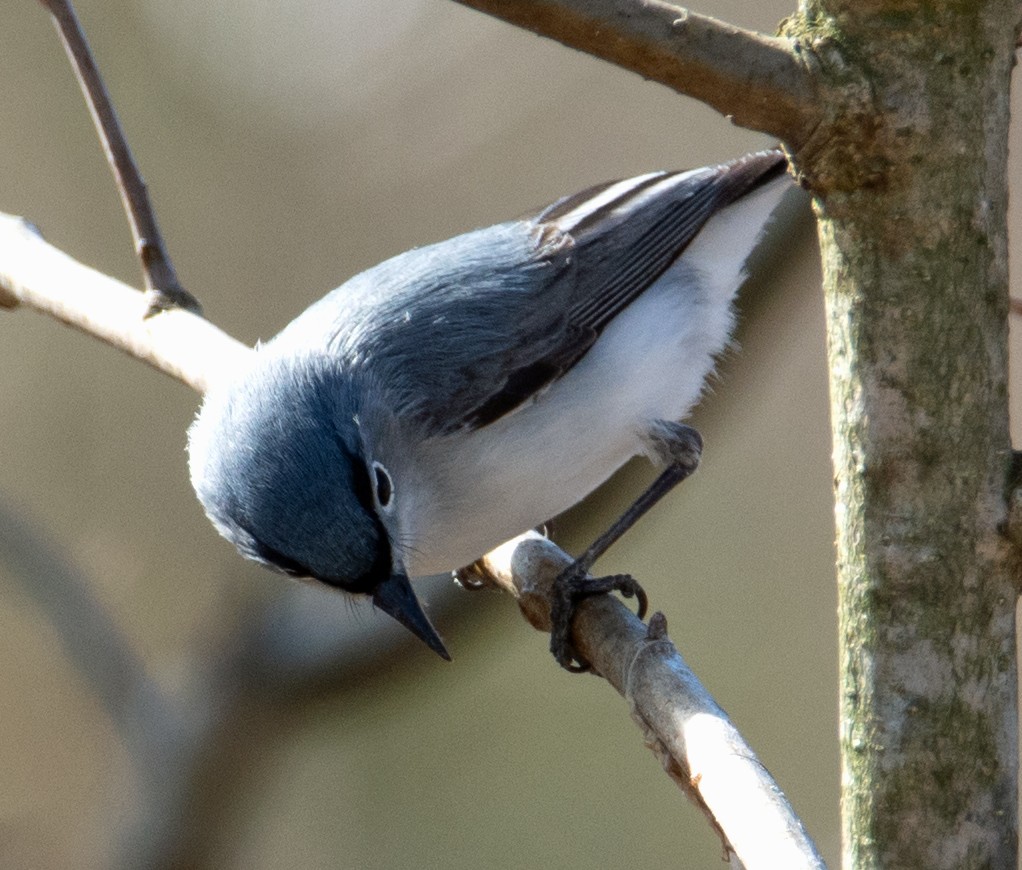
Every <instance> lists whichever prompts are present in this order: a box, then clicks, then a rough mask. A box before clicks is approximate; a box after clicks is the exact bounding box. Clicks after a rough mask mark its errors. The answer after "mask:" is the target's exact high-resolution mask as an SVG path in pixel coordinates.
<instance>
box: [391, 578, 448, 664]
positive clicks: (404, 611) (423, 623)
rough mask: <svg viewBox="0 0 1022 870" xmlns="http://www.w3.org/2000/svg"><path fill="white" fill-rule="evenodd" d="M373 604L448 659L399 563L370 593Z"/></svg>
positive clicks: (445, 650)
mask: <svg viewBox="0 0 1022 870" xmlns="http://www.w3.org/2000/svg"><path fill="white" fill-rule="evenodd" d="M373 603H374V604H375V605H376V606H377V607H379V608H380V610H382V611H383V612H384V613H387V614H389V615H390V616H393V617H394V619H396V620H397V621H398V622H400V623H401V624H402V625H403V626H404V627H405V628H407V629H408V630H409V631H410V632H411V633H412V634H414V635H415V636H416V637H417V638H419V639H420V640H421V641H422V642H423V643H425V644H426V646H428V647H429V648H430V649H431V650H433V652H435V653H436V654H437V655H438V656H440V658H442V659H447V661H450V660H451V656H450V653H448V652H447V649H446V647H444V642H443V641H442V640H440V635H439V634H437V633H436V629H435V628H433V626H432V625H431V624H430V621H429V619H428V618H427V617H426V614H425V613H424V612H423V610H422V605H421V604H419V599H418V598H416V597H415V593H414V592H412V584H411V583H410V582H409V581H408V575H407V574H406V573H405V572H404V570H403V569H401V568H400V566H395V570H394V573H393V574H391V575H390V577H389V578H388V579H387V580H384V581H383V582H382V583H381V584H380V585H379V586H377V587H376V591H375V592H373Z"/></svg>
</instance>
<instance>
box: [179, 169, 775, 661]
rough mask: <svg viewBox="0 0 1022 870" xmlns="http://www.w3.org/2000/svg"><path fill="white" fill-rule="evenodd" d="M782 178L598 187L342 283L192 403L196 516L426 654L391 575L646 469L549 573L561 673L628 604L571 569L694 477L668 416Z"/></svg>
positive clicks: (681, 179) (689, 437) (479, 543)
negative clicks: (623, 509)
mask: <svg viewBox="0 0 1022 870" xmlns="http://www.w3.org/2000/svg"><path fill="white" fill-rule="evenodd" d="M786 165H787V164H786V161H785V158H784V156H783V154H782V153H781V152H780V151H779V150H767V151H762V152H758V153H755V154H750V155H748V156H746V157H743V158H741V159H738V160H735V161H732V162H730V163H724V164H721V165H719V166H710V167H705V168H702V169H695V170H691V171H688V172H653V173H649V174H647V175H640V176H638V177H636V178H630V179H627V180H625V181H618V182H610V183H607V184H602V185H599V186H597V187H593V188H591V189H589V190H586V191H584V192H582V193H579V194H576V195H574V196H570V197H567V198H564V199H561V200H559V201H557V202H555V203H554V204H553V205H551V206H549V207H547V208H546V209H544V210H542V211H540V212H539V213H538V214H536V215H533V216H530V217H527V218H524V219H522V220H516V221H511V222H508V223H502V224H498V225H496V226H493V227H488V228H486V229H481V230H476V231H474V232H470V233H466V234H465V235H461V236H458V237H456V238H453V239H450V240H448V241H445V242H440V243H439V244H434V245H430V246H428V247H423V248H418V249H415V250H412V251H408V252H407V253H404V254H401V255H399V256H397V257H394V258H393V259H390V260H387V261H386V262H384V263H381V264H380V265H378V266H376V267H375V268H372V269H370V270H368V271H366V272H363V273H362V274H360V275H357V276H356V277H354V278H352V279H351V280H350V281H348V282H347V283H345V284H343V285H341V286H340V287H339V288H337V289H336V290H334V291H333V292H331V293H329V294H328V295H327V296H325V297H324V298H323V299H321V300H320V301H319V302H317V303H315V304H313V305H312V306H311V307H309V308H308V309H307V310H306V311H305V312H303V313H302V314H301V315H299V316H298V317H297V318H296V319H295V320H294V321H293V322H292V323H290V324H289V325H288V326H287V327H286V328H285V329H284V330H283V331H282V332H280V334H279V335H277V336H276V337H275V338H273V339H272V340H271V341H268V342H267V343H265V344H263V345H261V346H259V347H258V348H257V349H256V351H255V352H254V353H253V354H251V359H250V361H248V362H247V363H246V364H245V365H244V367H243V368H242V369H241V370H239V371H236V372H234V373H232V374H231V375H230V376H229V377H225V378H224V379H223V381H222V382H220V383H217V384H216V385H214V386H213V387H212V388H211V389H210V390H209V392H208V393H207V395H206V397H205V400H204V402H203V405H202V408H201V410H200V411H199V414H198V417H197V419H196V420H195V423H194V424H193V425H192V427H191V430H190V432H189V444H188V449H189V455H190V470H191V479H192V484H193V485H194V487H195V491H196V493H197V494H198V497H199V500H200V501H201V502H202V504H203V506H204V507H205V510H206V513H207V514H208V516H209V518H210V519H211V520H212V522H213V524H214V526H216V528H217V529H218V530H219V532H220V533H221V534H222V535H223V536H224V537H225V538H227V539H228V540H229V541H231V542H232V543H233V544H234V545H235V546H236V547H237V548H238V550H239V551H240V552H241V553H242V554H243V555H244V556H247V557H249V558H251V559H255V560H256V561H258V562H261V563H263V564H264V565H267V566H269V567H271V568H274V569H276V570H278V571H282V572H284V573H285V574H290V575H292V576H295V577H305V578H313V579H314V580H318V581H320V582H322V583H325V584H327V585H329V586H333V587H337V588H339V589H342V590H346V591H347V592H350V593H355V594H356V595H365V596H368V597H370V598H371V599H372V600H373V601H374V602H375V604H376V606H377V607H379V608H381V609H382V610H384V611H386V612H387V613H388V614H390V615H391V616H393V617H394V618H395V619H397V620H398V621H399V622H400V623H401V624H403V625H404V626H406V627H407V628H409V629H410V630H411V631H412V632H414V633H415V634H416V635H417V636H418V637H420V638H421V639H422V640H423V641H425V642H426V643H427V644H428V645H429V646H430V647H431V648H432V649H433V650H435V651H436V652H437V653H439V654H440V655H441V656H443V657H445V658H449V656H448V655H447V651H446V649H445V648H444V645H443V643H442V641H441V639H440V637H439V636H438V634H437V632H436V631H435V629H434V628H433V626H432V625H431V624H430V622H429V620H428V619H427V617H426V615H425V613H424V612H423V610H422V607H421V606H420V604H419V602H418V600H417V598H416V597H415V594H414V593H413V591H412V588H411V584H410V583H409V577H410V576H411V577H414V576H421V575H427V574H435V573H438V572H441V571H450V570H452V569H457V568H459V567H462V566H465V565H468V564H470V563H472V562H473V561H475V560H476V559H478V558H479V557H480V556H482V555H483V554H485V553H486V552H488V551H489V550H490V549H492V548H493V547H495V546H497V545H499V544H501V543H503V542H504V541H505V540H507V539H509V538H511V537H513V536H514V535H516V534H518V533H520V532H522V531H525V530H527V529H529V528H533V527H536V526H538V525H540V524H542V523H544V522H546V521H547V520H549V519H550V518H552V517H554V516H556V515H557V514H559V513H561V512H562V511H564V510H566V509H567V508H569V507H571V506H572V505H574V504H575V503H576V502H578V501H579V500H581V499H582V498H583V497H584V496H586V495H587V494H588V493H590V492H592V491H593V490H594V489H596V487H598V486H599V485H600V484H601V483H603V482H604V481H605V480H606V479H607V478H608V477H609V476H610V475H611V474H612V473H613V472H614V471H615V470H617V469H618V468H620V467H621V466H622V465H623V464H624V463H625V462H626V461H627V460H628V459H629V458H631V457H632V456H635V455H637V454H646V455H647V456H649V457H650V458H651V459H653V460H654V461H655V462H658V463H660V464H661V465H663V466H664V470H663V472H662V474H661V475H660V477H659V478H658V479H657V481H656V482H655V483H654V484H653V485H652V486H651V487H650V488H649V489H648V490H647V491H646V492H645V493H644V494H643V495H642V496H640V498H639V499H638V500H637V501H636V503H635V505H633V507H632V509H631V510H630V511H629V512H628V513H626V515H625V516H624V517H623V518H622V519H621V520H620V521H619V522H618V523H615V525H614V526H613V527H612V528H611V529H610V530H608V533H607V534H605V535H603V536H601V538H600V539H598V540H597V541H596V542H595V543H594V545H593V546H592V547H590V548H589V550H587V551H586V553H584V554H583V555H582V557H580V559H579V560H578V562H577V563H576V565H575V566H574V570H571V571H569V572H566V574H565V575H564V576H563V577H562V578H561V579H562V581H563V582H561V583H560V584H559V589H560V590H562V592H561V595H560V599H559V601H560V603H559V604H557V605H555V608H554V609H555V613H554V626H555V631H554V634H553V640H552V642H551V646H552V648H553V650H554V653H555V655H556V656H557V657H558V660H559V661H561V663H562V664H564V665H565V666H569V665H571V664H572V662H573V661H575V660H576V659H577V656H576V655H575V653H574V650H573V649H572V647H571V644H570V640H569V638H570V620H571V613H572V610H573V606H574V602H575V601H577V600H578V598H580V597H581V596H584V595H586V594H592V593H594V592H598V591H604V590H606V589H608V588H619V589H621V590H622V591H624V592H625V593H626V594H631V593H636V594H641V590H640V589H639V588H638V586H637V584H635V583H634V581H632V580H631V578H628V577H615V578H610V581H609V582H603V583H601V582H600V581H599V580H596V581H594V580H592V579H591V578H590V579H589V580H586V579H585V576H584V575H585V572H586V571H587V570H588V568H589V567H590V565H591V564H592V562H593V561H594V560H595V559H596V558H597V557H598V556H599V555H600V554H601V553H602V552H603V550H605V549H606V547H607V546H609V545H610V543H611V542H612V541H613V540H615V539H616V538H617V537H618V536H619V535H620V534H621V533H622V532H623V531H624V530H625V529H626V528H627V527H628V526H629V525H631V524H632V522H634V521H635V519H637V517H638V516H639V515H641V514H642V513H643V512H644V511H645V510H646V509H648V508H649V507H650V506H651V505H652V504H653V503H654V502H656V500H657V499H659V498H660V496H662V495H663V494H664V493H665V492H667V491H668V490H669V489H670V488H671V487H672V486H673V485H674V484H675V483H677V481H678V480H680V479H682V478H683V477H685V476H686V475H687V474H688V473H690V472H691V471H692V470H694V469H695V466H696V464H697V463H698V460H699V455H700V450H701V442H700V440H699V436H698V433H696V432H695V430H694V429H691V428H689V427H687V426H685V425H683V424H681V423H680V422H679V421H681V420H682V419H683V418H684V417H685V416H686V414H688V412H689V411H690V409H691V407H692V406H693V405H694V404H695V402H696V401H697V399H698V398H699V396H700V393H701V392H702V389H703V384H704V381H705V379H706V377H707V375H708V374H709V373H710V371H711V369H712V367H713V363H714V359H715V356H716V355H717V354H719V353H720V352H721V351H722V350H723V349H724V348H725V347H726V346H727V344H728V342H729V340H730V335H731V330H732V327H733V323H734V314H733V310H732V302H733V299H734V296H735V293H736V292H737V290H738V288H739V286H740V285H741V283H742V281H743V280H744V274H745V273H744V269H745V263H746V260H747V259H748V257H749V254H750V253H751V251H752V250H753V248H754V247H755V245H756V243H757V241H758V240H759V238H760V236H761V235H762V230H763V227H764V226H765V224H766V223H767V221H768V219H769V217H770V215H771V214H772V212H773V211H774V208H775V207H776V205H777V203H778V202H779V200H780V198H781V196H782V195H783V194H784V192H785V191H786V190H787V189H788V188H789V187H790V186H791V180H790V178H789V177H788V176H787V174H786V171H785V170H786ZM643 600H644V599H643ZM580 664H581V665H584V663H581V662H580ZM577 667H578V666H576V668H577Z"/></svg>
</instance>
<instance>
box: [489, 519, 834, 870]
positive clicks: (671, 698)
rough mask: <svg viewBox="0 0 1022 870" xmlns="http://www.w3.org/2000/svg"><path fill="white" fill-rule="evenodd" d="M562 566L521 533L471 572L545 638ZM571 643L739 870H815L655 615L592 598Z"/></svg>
mask: <svg viewBox="0 0 1022 870" xmlns="http://www.w3.org/2000/svg"><path fill="white" fill-rule="evenodd" d="M571 561H572V560H571V557H570V556H568V555H567V554H566V553H565V552H564V551H562V550H560V549H559V548H558V547H556V546H555V545H554V544H553V543H551V542H550V541H548V540H546V539H545V538H543V537H542V536H540V535H539V534H537V533H535V532H531V533H528V534H526V535H522V536H520V537H518V538H515V539H514V540H513V541H509V542H508V543H506V544H504V545H503V546H502V547H498V548H497V549H496V550H494V551H493V552H492V553H490V554H489V555H487V556H486V557H485V558H484V559H483V560H482V562H481V564H480V566H479V567H480V568H481V573H482V574H483V576H484V579H485V580H486V581H488V582H489V583H491V584H493V585H496V586H498V587H499V588H501V589H503V590H505V591H507V592H509V593H511V594H512V595H514V596H515V597H516V598H517V599H518V604H519V607H520V608H521V610H522V613H523V614H524V615H525V618H526V619H527V620H528V621H529V622H530V623H531V624H532V625H533V626H534V627H535V628H538V629H539V630H541V631H549V630H550V603H551V600H552V597H551V591H552V588H553V583H554V580H555V579H556V577H557V575H558V574H560V572H561V571H563V570H564V569H565V568H566V567H568V566H569V565H570V564H571ZM573 641H574V645H575V648H576V649H577V650H578V651H579V653H580V654H581V655H582V657H583V658H584V659H585V660H586V661H588V662H590V663H591V664H592V666H593V670H594V672H596V673H598V674H599V675H601V676H603V677H605V678H606V679H607V681H608V682H609V683H610V684H611V685H612V686H613V687H614V688H615V689H617V691H618V692H620V693H621V695H623V696H624V698H625V700H626V701H627V702H628V704H629V705H630V707H631V710H632V718H633V719H634V720H635V722H636V724H637V725H638V726H639V728H640V730H641V731H642V734H643V739H644V740H645V742H646V745H647V746H649V748H650V749H651V750H652V751H653V754H654V755H656V757H657V758H658V759H659V761H660V762H661V764H662V765H663V767H664V770H665V771H666V772H667V773H668V775H669V776H670V777H671V778H672V779H673V780H674V781H675V782H677V783H678V785H679V786H680V787H681V789H682V790H683V791H684V792H685V794H687V795H688V796H689V797H690V798H691V799H692V800H693V801H695V803H696V804H697V805H698V806H699V807H700V808H701V809H702V810H703V811H704V812H705V813H706V815H707V817H708V818H709V819H710V821H711V823H712V824H713V826H714V827H715V828H716V829H717V831H718V833H719V834H720V836H721V839H722V840H723V843H724V848H725V850H726V851H727V853H728V857H729V858H730V857H731V856H732V855H734V856H737V857H738V859H739V860H740V861H741V863H742V865H743V866H744V867H745V868H747V870H756V868H762V870H777V868H780V867H783V868H785V870H801V868H806V870H808V868H816V870H818V868H823V867H824V866H825V865H824V863H823V859H822V858H821V857H820V855H819V852H818V851H817V850H816V846H815V845H814V844H813V842H812V840H810V839H809V835H808V834H807V833H806V830H805V828H804V827H803V825H802V822H801V821H800V820H799V818H798V817H797V816H796V815H795V813H794V811H793V810H792V808H791V805H790V804H789V803H788V801H787V799H786V798H785V796H784V794H783V793H782V792H781V790H780V788H779V787H778V785H777V783H776V782H775V781H774V779H773V777H771V776H770V774H769V772H768V771H767V770H766V768H765V767H764V766H763V765H762V764H761V763H760V761H759V759H758V758H756V755H755V753H754V752H753V751H752V749H751V748H750V747H749V745H748V744H747V743H746V742H745V741H744V740H743V739H742V736H741V735H740V734H739V733H738V729H737V728H735V726H734V725H733V724H732V723H731V720H730V719H729V718H728V716H727V714H726V713H725V712H724V711H723V710H722V709H721V708H720V707H719V706H717V703H716V702H715V701H714V700H713V698H712V697H710V693H709V692H707V691H706V689H705V688H704V687H703V685H702V683H700V682H699V680H698V679H697V678H696V676H695V674H693V673H692V671H691V670H690V669H689V667H688V665H686V664H685V661H684V660H683V659H682V657H681V655H680V654H679V652H678V650H677V649H676V648H675V646H674V644H673V643H671V640H670V639H669V638H668V636H667V620H666V619H665V618H664V617H663V615H662V614H659V613H655V614H654V615H653V617H652V618H651V619H650V622H649V625H648V626H647V625H644V624H643V623H642V622H641V621H640V620H639V619H638V618H637V617H636V616H635V615H634V614H633V613H632V612H631V611H630V610H629V609H628V608H627V607H625V606H624V605H623V604H622V603H621V602H620V601H619V600H617V599H615V598H611V597H610V596H608V595H599V596H595V597H593V598H589V599H586V600H584V601H583V602H582V603H581V604H580V605H579V608H578V610H577V615H576V617H575V620H574V623H573Z"/></svg>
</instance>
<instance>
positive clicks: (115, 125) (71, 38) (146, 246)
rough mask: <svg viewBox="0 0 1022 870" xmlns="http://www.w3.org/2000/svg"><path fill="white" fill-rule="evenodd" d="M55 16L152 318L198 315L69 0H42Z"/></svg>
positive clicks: (197, 306) (147, 312) (147, 310)
mask: <svg viewBox="0 0 1022 870" xmlns="http://www.w3.org/2000/svg"><path fill="white" fill-rule="evenodd" d="M39 2H40V3H42V5H43V6H45V7H46V8H47V9H48V10H49V12H50V14H51V15H52V16H53V23H54V24H55V25H56V27H57V30H58V32H59V33H60V38H61V40H62V41H63V43H64V48H65V49H66V51H67V56H68V59H69V60H70V61H71V66H72V67H73V68H74V71H75V75H76V76H77V78H78V84H79V85H80V86H81V89H82V93H83V94H84V96H85V101H86V103H88V106H89V112H90V113H91V114H92V121H93V123H94V124H95V125H96V132H97V133H98V134H99V138H100V141H101V142H102V143H103V151H104V152H105V153H106V158H107V161H108V162H109V163H110V168H111V170H112V171H113V173H114V178H115V179H116V181H117V190H118V191H119V192H120V194H121V201H122V202H123V203H124V210H125V212H126V213H127V215H128V223H129V224H130V225H131V235H132V239H133V240H134V243H135V252H136V253H137V254H138V257H139V260H140V262H141V264H142V276H143V279H144V280H145V286H146V295H147V297H148V298H147V300H146V301H147V303H148V304H147V308H146V311H145V316H146V317H149V316H151V315H153V314H156V313H158V312H160V311H166V310H168V309H170V308H184V309H187V310H188V311H193V312H195V313H199V312H200V311H201V310H202V309H201V306H200V305H199V301H198V300H197V299H196V298H195V297H194V296H192V294H191V293H189V292H188V291H187V290H185V289H184V287H182V286H181V283H180V282H179V281H178V278H177V273H176V272H175V271H174V265H173V263H171V260H170V255H169V254H168V253H167V248H166V245H165V244H164V241H163V236H162V235H161V233H160V229H159V227H158V226H157V224H156V213H155V212H154V211H153V207H152V204H151V203H150V202H149V192H148V190H147V188H146V183H145V181H144V180H143V178H142V174H141V173H140V172H139V170H138V166H137V165H136V163H135V160H134V158H133V157H132V156H131V149H130V148H129V147H128V140H127V139H126V138H125V136H124V131H123V130H122V129H121V124H120V121H119V120H118V119H117V113H116V112H115V111H114V107H113V103H112V102H111V101H110V95H109V94H108V93H107V90H106V86H105V85H104V84H103V78H102V76H100V74H99V69H98V67H97V66H96V62H95V60H94V59H93V56H92V52H91V51H90V49H89V43H88V42H87V41H86V39H85V33H84V31H83V30H82V26H81V24H80V23H79V21H78V17H77V16H76V15H75V11H74V7H73V6H72V5H71V0H39Z"/></svg>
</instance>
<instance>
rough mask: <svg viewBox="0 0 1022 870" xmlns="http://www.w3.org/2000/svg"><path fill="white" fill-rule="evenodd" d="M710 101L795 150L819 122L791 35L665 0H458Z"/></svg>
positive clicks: (811, 88)
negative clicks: (768, 31) (757, 28)
mask: <svg viewBox="0 0 1022 870" xmlns="http://www.w3.org/2000/svg"><path fill="white" fill-rule="evenodd" d="M458 2H460V3H462V4H464V5H465V6H471V7H472V8H473V9H478V10H480V11H482V12H486V13H489V14H490V15H494V16H496V17H497V18H501V19H503V20H505V21H508V22H510V23H511V24H515V25H517V26H519V27H524V28H526V29H528V30H531V31H533V32H534V33H538V34H540V35H541V36H547V37H550V38H551V39H556V40H557V41H558V42H561V43H563V44H564V45H567V46H570V47H571V48H576V49H578V50H580V51H583V52H585V53H587V54H591V55H593V56H594V57H599V58H602V59H603V60H608V61H610V62H611V63H615V64H617V65H618V66H622V67H624V68H625V69H629V70H631V71H632V72H636V73H639V75H641V76H643V77H644V78H647V79H650V80H652V81H656V82H660V83H661V84H664V85H667V86H668V87H670V88H673V89H674V90H676V91H678V93H681V94H685V95H687V96H690V97H694V98H695V99H697V100H701V101H703V102H704V103H707V104H708V105H710V106H712V107H713V108H714V109H716V110H717V111H719V112H720V113H721V114H723V115H726V116H728V117H730V118H731V120H733V121H734V122H735V123H736V124H738V125H740V126H742V127H748V128H750V129H753V130H762V131H763V132H765V133H770V134H771V135H773V136H776V137H778V138H779V139H781V140H782V141H783V142H785V143H787V144H788V145H789V146H791V147H792V148H793V149H795V150H797V149H798V148H799V146H800V145H801V144H802V143H804V142H805V140H806V139H807V138H808V136H809V134H810V133H811V132H812V130H813V129H814V128H815V126H816V124H817V122H818V119H819V110H820V103H819V101H818V100H817V99H816V98H815V95H814V86H813V81H814V79H813V76H812V75H811V74H810V72H809V70H808V69H807V68H806V67H805V66H804V65H803V63H802V61H801V60H800V57H801V56H800V54H799V53H798V52H797V51H796V49H795V45H794V43H793V42H792V41H791V40H788V39H782V38H777V37H768V36H764V35H763V34H760V33H755V32H754V31H750V30H743V29H742V28H740V27H734V26H732V25H730V24H725V23H724V22H722V21H717V20H716V19H714V18H709V17H707V16H705V15H698V14H697V13H694V12H689V11H688V10H686V9H682V8H681V7H679V6H675V5H673V4H670V3H664V2H659V0H641V2H640V0H458Z"/></svg>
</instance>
